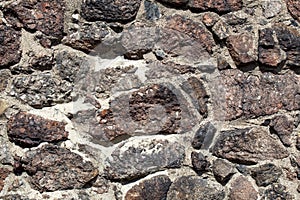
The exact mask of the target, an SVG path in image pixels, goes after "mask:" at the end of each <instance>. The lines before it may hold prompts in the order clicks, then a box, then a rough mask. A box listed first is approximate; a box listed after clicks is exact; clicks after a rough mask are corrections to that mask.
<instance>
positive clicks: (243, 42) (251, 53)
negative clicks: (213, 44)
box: [226, 33, 257, 65]
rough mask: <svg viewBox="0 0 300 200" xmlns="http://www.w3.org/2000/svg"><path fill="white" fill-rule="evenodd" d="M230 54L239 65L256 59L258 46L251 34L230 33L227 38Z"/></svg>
mask: <svg viewBox="0 0 300 200" xmlns="http://www.w3.org/2000/svg"><path fill="white" fill-rule="evenodd" d="M226 44H227V47H228V49H229V52H230V55H231V56H232V58H233V60H234V61H235V63H236V64H237V65H241V64H247V63H251V62H254V61H256V59H257V58H256V57H257V56H256V51H257V49H256V46H255V41H254V38H253V37H252V35H251V34H248V33H242V34H239V35H230V36H229V37H228V38H227V40H226Z"/></svg>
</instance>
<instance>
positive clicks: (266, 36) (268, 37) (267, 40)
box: [258, 28, 276, 48]
mask: <svg viewBox="0 0 300 200" xmlns="http://www.w3.org/2000/svg"><path fill="white" fill-rule="evenodd" d="M274 33H275V31H274V30H273V29H271V28H265V29H262V30H259V41H258V44H259V46H263V47H265V48H266V47H269V48H270V47H274V46H275V44H276V42H275V38H274Z"/></svg>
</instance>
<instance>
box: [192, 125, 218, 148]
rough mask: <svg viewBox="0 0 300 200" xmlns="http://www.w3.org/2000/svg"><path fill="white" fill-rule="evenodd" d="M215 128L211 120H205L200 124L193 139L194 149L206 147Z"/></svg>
mask: <svg viewBox="0 0 300 200" xmlns="http://www.w3.org/2000/svg"><path fill="white" fill-rule="evenodd" d="M216 131H217V129H216V128H215V127H214V125H213V124H212V123H211V122H207V123H206V124H204V125H202V126H201V127H200V128H199V129H198V130H197V132H196V134H195V136H194V138H193V141H192V146H193V148H195V149H201V148H204V149H207V148H208V147H209V146H210V144H211V142H212V139H213V137H214V135H215V133H216Z"/></svg>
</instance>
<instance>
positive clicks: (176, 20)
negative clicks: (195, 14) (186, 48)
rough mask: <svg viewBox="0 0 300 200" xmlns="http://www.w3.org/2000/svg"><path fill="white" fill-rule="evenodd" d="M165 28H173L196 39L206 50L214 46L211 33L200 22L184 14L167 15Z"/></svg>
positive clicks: (210, 49) (209, 50)
mask: <svg viewBox="0 0 300 200" xmlns="http://www.w3.org/2000/svg"><path fill="white" fill-rule="evenodd" d="M166 28H170V29H174V30H176V31H179V32H182V33H184V34H187V35H188V36H190V37H192V38H194V39H195V40H198V41H199V42H200V43H202V44H203V45H204V48H205V49H206V50H207V51H208V52H211V51H212V48H213V47H214V46H215V41H214V39H213V36H212V34H211V33H210V32H209V31H208V30H207V29H206V27H205V26H204V25H203V24H202V23H199V22H195V21H193V20H191V19H188V18H186V17H184V16H181V15H174V16H171V17H169V18H168V19H167V22H166Z"/></svg>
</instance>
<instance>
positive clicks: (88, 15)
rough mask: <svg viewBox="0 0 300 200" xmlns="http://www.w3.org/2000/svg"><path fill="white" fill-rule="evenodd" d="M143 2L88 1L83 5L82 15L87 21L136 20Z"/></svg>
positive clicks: (127, 0) (124, 0) (123, 0)
mask: <svg viewBox="0 0 300 200" xmlns="http://www.w3.org/2000/svg"><path fill="white" fill-rule="evenodd" d="M140 4H141V0H120V1H112V0H104V1H103V0H87V1H84V2H83V3H82V5H81V15H82V17H83V18H84V19H86V20H87V21H100V20H101V21H108V22H111V21H117V22H128V21H132V20H134V18H135V16H136V14H137V12H138V10H139V7H140Z"/></svg>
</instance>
